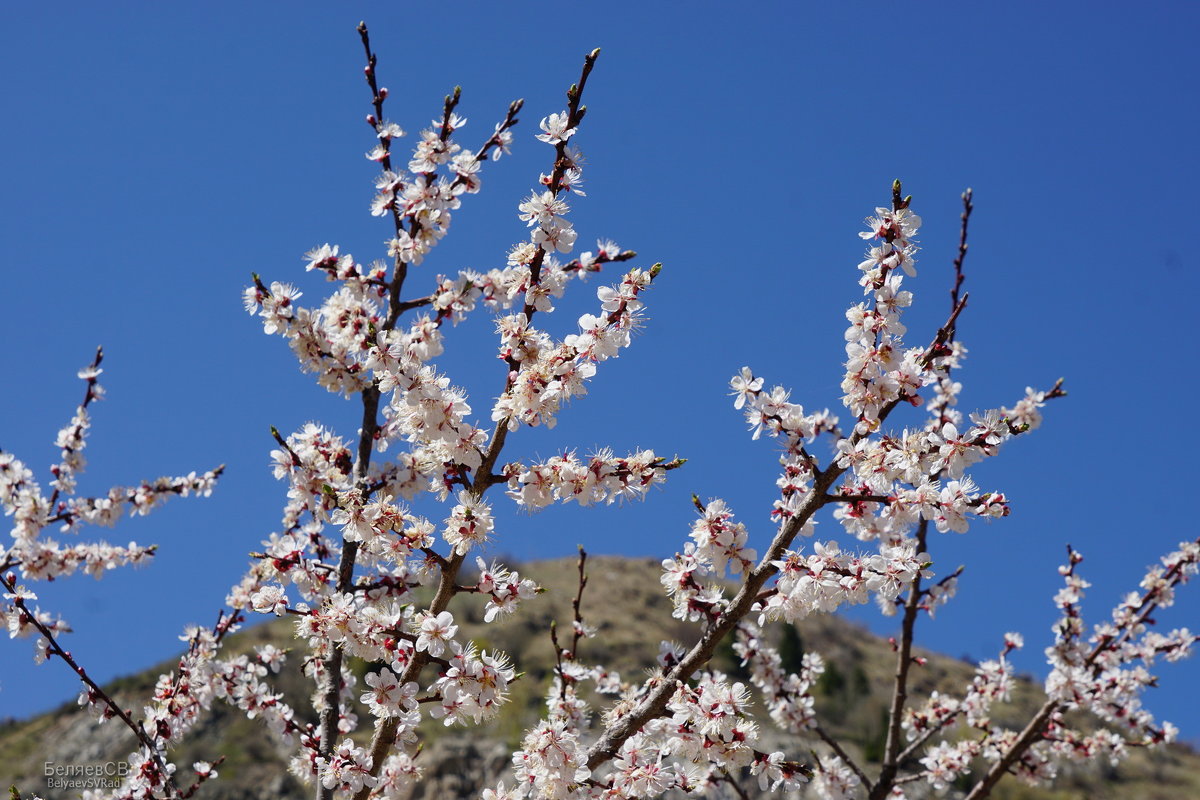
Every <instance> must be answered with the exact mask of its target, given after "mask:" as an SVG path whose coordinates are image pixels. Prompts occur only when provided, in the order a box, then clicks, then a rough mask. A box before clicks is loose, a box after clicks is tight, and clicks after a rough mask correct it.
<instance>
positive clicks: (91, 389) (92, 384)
mask: <svg viewBox="0 0 1200 800" xmlns="http://www.w3.org/2000/svg"><path fill="white" fill-rule="evenodd" d="M103 360H104V348H103V347H97V348H96V357H95V358H93V359H92V363H91V364H89V365H88V366H87V367H86V369H90V370H92V373H91V374H90V375H89V376H88V377H87V379H86V380H87V391H85V392H84V395H83V402H82V403H80V404H79V410H80V411H83V410H85V409H86V408H87V407H88V406H90V405H91V404H92V401H93V400H95V399H96V382H97V381H98V380H99V378H98V376H97V375H96V373H95V371H96V370H98V369H99V368H100V362H101V361H103ZM66 449H67V451H68V452H73V451H72V450H71V449H70V448H66ZM56 469H57V468H55V469H52V470H51V471H52V472H55V478H57V477H58V473H57V472H56V471H55V470H56ZM57 502H58V489H57V488H55V490H54V492H53V494H51V495H50V500H49V501H48V502H47V504H46V505H48V506H49V507H50V508H54V504H55V503H57Z"/></svg>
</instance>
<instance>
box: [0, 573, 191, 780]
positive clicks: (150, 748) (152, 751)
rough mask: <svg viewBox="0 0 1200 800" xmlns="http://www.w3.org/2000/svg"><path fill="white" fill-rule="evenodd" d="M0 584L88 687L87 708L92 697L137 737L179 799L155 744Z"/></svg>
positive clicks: (11, 587)
mask: <svg viewBox="0 0 1200 800" xmlns="http://www.w3.org/2000/svg"><path fill="white" fill-rule="evenodd" d="M0 584H3V585H4V588H5V589H7V590H8V591H9V593H10V594H12V595H13V605H15V606H16V607H17V608H18V609H20V611H21V613H22V614H24V615H25V617H26V618H27V619H28V620H29V622H30V624H32V625H33V626H34V627H35V628H37V630H38V633H40V634H41V635H42V638H44V639H45V640H46V643H47V644H48V645H49V650H48V653H49V654H50V655H55V656H58V657H59V658H61V659H62V660H63V661H64V662H65V663H66V665H67V666H68V667H70V668H71V670H72V671H73V672H74V673H75V674H76V675H78V676H79V680H81V681H83V683H84V684H85V685H86V686H87V687H88V689H89V691H88V699H89V705H90V701H91V698H93V697H95V698H98V699H100V700H103V701H104V704H105V705H106V706H107V707H108V709H109V711H111V712H112V713H113V715H114V716H116V717H117V718H118V719H120V720H121V722H123V723H125V726H126V727H127V728H129V730H131V731H132V732H133V735H134V736H136V737H137V740H138V742H139V743H140V744H141V745H142V747H144V748H146V754H147V755H148V756H149V757H150V759H151V760H152V761H153V762H154V766H155V767H156V768H157V769H158V773H159V777H161V778H162V780H163V785H164V786H165V787H166V788H167V790H168V791H167V793H168V796H173V797H178V796H179V795H180V792H179V787H177V786H176V785H175V782H174V780H172V778H171V773H170V772H169V771H168V770H167V767H166V765H165V764H164V763H163V761H162V758H161V757H160V756H159V755H158V746H157V744H156V743H155V741H154V739H153V738H151V737H150V735H149V734H148V733H146V730H145V728H143V727H142V726H141V725H140V724H138V723H136V722H134V721H133V718H132V717H130V716H129V712H127V711H126V710H125V709H123V708H121V706H120V705H119V704H118V703H117V701H116V700H114V699H113V698H112V697H110V696H109V695H108V693H107V692H105V691H104V690H103V689H102V688H100V686H99V684H97V683H96V682H95V681H94V680H92V679H91V677H90V676H88V674H87V671H86V670H84V668H83V667H81V666H79V663H78V662H77V661H76V660H75V659H74V658H73V657H72V656H71V654H70V652H68V651H67V650H64V649H63V648H62V646H61V645H60V644H59V643H58V640H57V639H56V638H55V637H54V632H53V631H51V630H50V629H49V628H48V627H46V626H45V625H44V624H42V621H41V620H39V619H38V618H37V615H36V614H35V613H34V612H33V611H32V610H31V609H30V608H29V607H28V606H27V605H25V601H24V599H22V598H21V595H20V593H19V592H18V591H17V587H16V584H15V582H14V581H13V580H11V579H10V578H9V576H7V575H0Z"/></svg>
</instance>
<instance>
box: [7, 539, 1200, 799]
mask: <svg viewBox="0 0 1200 800" xmlns="http://www.w3.org/2000/svg"><path fill="white" fill-rule="evenodd" d="M521 573H522V575H527V576H529V577H532V578H533V579H535V580H536V581H537V582H538V583H539V584H541V585H542V586H543V587H544V588H545V589H546V593H545V594H543V595H541V596H540V597H538V598H535V599H533V600H531V601H528V602H527V603H526V604H525V605H524V606H523V607H522V609H521V611H520V612H519V613H518V614H516V615H515V616H513V617H510V618H507V619H502V620H497V621H496V622H493V623H489V624H485V623H484V622H483V619H482V617H483V615H482V607H481V606H482V604H481V603H480V602H478V601H477V599H476V598H473V597H471V596H467V597H465V598H462V599H460V600H459V601H458V603H459V605H457V606H455V611H456V618H457V619H458V621H459V623H460V625H461V628H462V630H460V637H461V636H463V635H467V636H470V637H471V638H472V639H473V640H474V641H476V642H477V643H478V644H479V645H480V646H481V647H484V648H487V649H489V650H490V649H500V650H503V651H505V652H507V653H509V654H510V655H512V656H513V658H514V661H515V662H516V664H517V665H518V668H519V669H520V670H522V671H523V672H524V673H525V674H524V676H523V677H522V678H521V679H520V680H519V681H517V682H516V683H515V684H514V685H513V691H512V695H511V702H510V703H509V704H508V705H507V706H505V709H504V710H503V712H502V713H501V714H500V715H499V716H498V718H497V719H495V720H493V721H492V722H491V723H490V724H488V725H486V726H483V727H479V728H467V729H463V728H445V727H444V726H442V725H440V724H436V721H427V724H426V725H425V726H424V729H423V736H424V742H425V745H424V749H423V751H422V752H421V754H420V756H419V757H418V763H419V764H421V765H422V766H423V767H424V770H425V775H426V778H425V780H424V781H422V783H421V784H420V785H419V786H418V787H416V789H415V791H414V793H413V798H412V800H423V799H424V798H438V799H439V800H441V799H442V798H446V799H447V800H449V798H459V797H462V798H467V797H478V796H479V794H480V792H481V791H482V789H483V788H484V787H485V786H488V785H492V784H494V783H495V781H496V780H497V779H498V778H500V777H503V776H506V775H507V774H508V772H509V771H508V759H509V754H510V752H511V751H512V749H513V748H514V746H515V745H516V743H517V742H518V741H519V740H520V738H521V735H522V732H523V731H524V730H525V728H526V727H528V726H529V725H530V723H531V722H532V721H533V720H535V719H536V718H537V715H538V714H540V713H541V711H542V708H543V706H542V697H543V695H544V692H545V689H546V687H547V685H548V683H549V680H550V675H551V672H552V670H553V668H554V651H553V647H552V645H551V644H550V638H549V635H548V631H549V627H550V621H551V620H557V621H558V625H559V629H560V630H567V631H569V630H570V620H571V599H572V598H573V597H574V595H575V590H576V586H577V573H576V569H575V562H574V560H568V559H563V560H558V561H546V562H539V563H532V564H528V565H525V566H524V567H523V568H522V569H521ZM588 574H589V583H588V586H587V591H586V593H585V595H584V598H583V616H584V619H585V621H586V622H587V624H589V625H592V626H595V627H596V628H597V631H598V633H597V635H596V636H595V637H594V638H591V639H587V640H585V641H584V642H583V644H582V645H581V647H580V659H581V661H582V662H584V663H599V664H603V665H604V666H606V667H607V668H609V669H610V670H613V669H615V670H619V671H620V672H621V674H622V676H624V677H625V678H626V679H627V680H628V679H636V678H638V677H639V676H640V675H641V674H642V672H643V670H645V669H646V668H647V667H648V666H649V665H650V664H651V663H652V662H653V659H654V657H655V656H656V655H657V653H658V647H659V642H660V641H662V640H674V641H678V642H682V643H689V642H690V641H692V640H693V639H694V637H695V636H696V633H697V627H696V626H695V625H692V624H690V623H684V622H680V621H679V620H675V619H672V617H671V614H670V604H669V602H668V600H667V599H666V597H665V596H664V595H663V592H662V590H661V588H660V586H659V582H658V575H659V564H658V562H656V561H654V560H650V559H626V558H592V559H589V561H588ZM473 600H475V601H476V602H472V601H473ZM631 621H632V624H631ZM780 635H781V636H782V638H783V641H781V642H780V650H781V654H783V655H784V657H785V658H790V659H796V660H798V656H799V654H800V652H801V651H803V650H805V649H811V650H813V651H816V652H818V653H820V654H821V655H822V657H823V658H824V659H825V661H826V664H827V670H826V673H825V675H824V676H823V677H822V679H821V682H820V683H819V684H818V686H817V690H816V692H815V694H816V707H817V711H818V714H819V717H820V719H821V720H822V724H823V726H824V727H825V729H826V730H827V731H829V732H830V733H831V734H832V735H834V736H835V737H837V738H838V739H840V740H841V741H842V743H843V744H844V746H845V747H846V749H847V750H848V751H849V752H850V753H851V755H853V756H854V757H855V758H856V759H859V760H860V763H861V762H862V761H868V762H869V761H871V760H872V759H873V758H878V756H879V754H880V753H881V751H882V744H883V738H884V718H885V713H886V708H887V703H888V700H889V698H890V691H891V674H892V671H893V669H894V655H893V653H892V649H891V646H890V644H889V643H888V642H887V641H886V640H884V639H882V638H880V637H877V636H874V635H872V634H870V633H869V632H867V631H866V630H864V629H862V628H860V627H857V626H854V625H852V624H850V623H848V622H846V621H844V620H842V619H840V618H838V617H834V616H828V615H818V616H814V617H813V618H811V619H808V620H804V621H803V622H802V623H800V624H799V625H797V626H796V627H795V629H793V630H792V631H788V632H785V633H782V634H780ZM291 637H292V626H291V625H290V624H289V622H288V621H287V620H272V621H270V622H268V623H265V624H259V625H255V626H252V627H249V628H246V629H244V630H243V631H241V632H239V633H237V634H235V635H234V636H232V637H231V638H230V639H229V641H227V643H226V646H225V652H226V653H240V652H247V651H249V650H251V649H252V648H253V647H254V646H255V645H260V644H264V643H272V644H275V645H276V646H278V647H281V648H286V647H287V646H288V645H289V644H290V642H291ZM918 655H919V656H923V657H925V658H926V659H927V662H926V663H925V665H924V666H923V667H920V668H918V669H916V670H915V671H914V673H913V676H914V679H913V685H912V689H911V692H910V694H911V695H912V696H917V697H921V696H927V695H928V694H929V693H930V692H931V691H934V690H939V691H949V692H958V691H961V688H962V687H964V686H965V685H966V684H967V683H968V682H969V681H970V677H971V675H972V673H973V667H972V666H971V665H970V664H968V663H966V662H963V661H959V660H956V659H951V658H948V657H945V656H941V655H938V654H935V653H929V652H924V651H918ZM298 661H299V658H298V657H294V658H292V659H291V660H289V662H288V664H287V665H286V666H285V667H284V669H283V671H282V672H281V673H280V674H279V675H278V676H271V679H272V681H273V685H274V688H275V690H276V691H282V692H283V693H284V696H285V698H286V699H287V701H288V702H289V703H291V704H292V705H293V706H294V707H295V708H297V709H303V708H305V707H306V706H307V705H308V703H307V700H306V698H307V695H308V692H309V688H308V681H307V679H306V678H304V677H303V676H302V675H301V674H300V670H299V664H298ZM174 666H175V665H174V663H173V662H168V663H164V664H160V665H158V666H156V667H154V668H152V669H149V670H146V671H145V672H141V673H138V674H136V675H131V676H128V677H125V678H122V679H119V680H117V681H114V682H113V683H112V684H111V685H109V686H108V687H106V688H107V690H108V691H109V692H110V693H111V694H113V695H114V696H115V697H117V698H118V699H119V700H120V701H121V702H122V703H123V704H124V705H125V706H126V707H127V708H133V709H137V708H140V706H141V703H143V702H144V700H145V698H146V697H148V696H149V695H150V693H151V692H152V690H153V686H154V681H155V678H156V677H157V676H158V674H160V673H161V672H164V671H170V670H171V669H172V668H173V667H174ZM715 666H716V667H717V668H719V669H721V670H722V671H724V672H727V673H729V674H735V675H736V674H739V673H740V667H739V666H738V665H737V663H736V659H735V658H734V656H733V653H732V651H731V650H730V649H729V648H727V647H726V648H722V650H721V651H720V652H719V653H718V656H717V659H716V662H715ZM355 668H356V669H357V670H358V672H359V674H360V676H361V675H362V674H365V672H366V669H367V665H365V664H358V665H355ZM1040 697H1041V690H1040V687H1038V686H1036V685H1035V684H1034V683H1032V682H1031V681H1029V680H1027V679H1022V680H1021V681H1020V683H1019V685H1018V687H1017V690H1016V691H1015V692H1014V697H1013V700H1012V702H1011V703H1009V704H1007V705H1006V706H1004V707H1003V708H1002V709H997V711H996V713H995V715H994V716H995V718H996V719H997V720H998V721H999V722H1001V723H1002V724H1010V725H1019V724H1020V722H1021V721H1022V720H1023V719H1028V718H1029V716H1031V714H1032V711H1033V709H1035V708H1036V707H1037V705H1038V703H1039V701H1040ZM428 723H434V724H428ZM762 729H763V732H764V736H766V737H769V739H768V742H767V744H768V745H769V746H767V747H764V749H781V750H783V751H784V752H785V753H787V754H789V756H791V757H795V758H797V759H800V760H805V759H807V758H808V757H809V752H810V750H811V749H813V748H814V747H816V745H815V744H814V743H813V742H811V741H798V740H797V739H796V738H795V737H792V736H789V735H786V734H784V733H782V732H780V731H778V730H777V729H775V728H774V726H773V725H771V723H770V722H769V721H768V720H765V719H764V720H763V724H762ZM132 749H133V742H132V737H131V735H130V733H129V731H128V730H127V729H125V728H124V727H122V726H120V725H119V724H118V723H116V722H112V721H110V722H107V723H105V724H103V725H97V724H95V723H94V722H93V721H92V719H91V718H90V717H89V716H88V715H87V714H86V713H85V712H83V711H82V710H80V709H79V708H78V707H77V706H75V705H74V704H67V705H64V706H63V707H62V708H60V709H58V710H57V711H54V712H51V713H48V714H43V715H41V716H38V717H35V718H33V719H29V720H23V721H10V722H7V723H3V724H0V786H9V785H15V786H17V787H18V788H19V789H20V790H21V791H22V792H23V793H26V794H39V795H41V796H42V797H44V798H46V800H57V799H58V798H73V797H77V796H78V795H79V790H78V789H76V790H74V791H71V790H63V789H55V788H49V787H48V785H47V781H48V778H47V777H46V774H45V770H46V764H47V763H48V762H53V766H70V765H84V766H86V765H92V766H93V767H94V768H95V767H100V768H103V767H104V765H106V764H113V765H114V766H113V767H110V768H109V769H110V771H111V770H113V769H116V768H118V767H119V764H120V762H121V761H122V759H123V758H124V757H125V756H126V755H127V754H128V753H129V752H130V751H131V750H132ZM222 754H223V755H224V756H225V761H224V762H223V763H222V764H221V765H220V767H219V772H220V777H219V778H218V779H216V780H215V781H212V782H210V783H208V784H206V785H205V786H204V787H202V788H201V790H200V791H199V792H198V793H197V794H196V797H197V798H199V799H200V800H267V799H268V798H305V797H308V795H309V793H308V792H306V791H304V790H302V788H301V787H300V786H299V784H298V783H297V782H296V781H295V780H294V779H292V778H291V777H290V776H289V775H288V774H287V771H286V769H285V767H284V765H285V763H286V759H285V750H284V748H282V746H280V745H279V744H278V743H276V742H275V740H274V739H273V738H272V737H271V735H270V734H269V733H267V732H266V731H265V729H264V728H263V726H262V725H260V724H259V723H258V722H256V721H254V720H248V719H246V718H245V717H244V716H242V715H241V714H240V713H239V712H237V711H236V710H235V709H232V708H230V707H228V706H224V705H218V706H217V707H216V708H215V709H214V712H213V713H212V714H211V715H210V716H209V717H208V718H207V719H206V720H205V721H204V722H203V723H201V724H200V725H199V726H198V727H197V728H196V729H195V731H193V733H192V734H191V735H190V736H189V737H188V739H187V740H186V741H185V742H184V743H183V745H182V746H181V747H180V749H179V751H177V756H176V759H175V760H176V761H177V762H178V763H180V764H182V765H185V767H184V768H186V767H187V766H190V765H191V763H192V762H194V761H197V760H202V759H203V760H207V761H213V760H215V759H216V757H217V756H218V755H222ZM868 771H871V770H870V769H868ZM743 788H744V791H745V793H746V796H747V797H758V796H759V792H758V789H757V782H756V781H755V780H749V779H748V780H746V781H745V782H744V787H743ZM731 796H732V795H731ZM775 796H776V797H780V796H782V795H775ZM801 796H805V795H801ZM993 796H994V797H996V798H998V799H999V800H1085V799H1086V800H1109V799H1110V798H1111V799H1112V800H1118V799H1119V800H1167V799H1168V798H1170V800H1179V798H1191V797H1200V754H1197V753H1196V752H1194V751H1193V750H1191V749H1190V748H1188V747H1186V746H1182V745H1177V746H1171V747H1168V748H1164V749H1160V750H1157V751H1153V752H1145V751H1137V752H1135V753H1134V754H1133V756H1132V757H1131V758H1129V759H1128V760H1126V761H1125V762H1123V763H1122V764H1121V765H1120V766H1119V767H1116V768H1112V767H1109V766H1108V765H1106V764H1105V765H1099V766H1095V765H1093V766H1090V767H1088V768H1080V769H1074V770H1071V771H1065V772H1064V774H1063V776H1062V777H1060V779H1059V782H1058V784H1057V785H1056V787H1055V788H1054V789H1053V790H1035V789H1031V788H1029V787H1026V786H1024V785H1022V784H1019V783H1018V782H1017V781H1015V780H1011V779H1010V780H1009V781H1006V782H1002V783H1001V785H1000V787H999V788H998V789H997V791H996V792H995V793H994V794H993Z"/></svg>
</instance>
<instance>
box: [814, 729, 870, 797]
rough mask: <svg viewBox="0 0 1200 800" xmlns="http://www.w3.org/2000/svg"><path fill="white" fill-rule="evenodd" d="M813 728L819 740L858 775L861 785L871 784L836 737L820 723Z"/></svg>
mask: <svg viewBox="0 0 1200 800" xmlns="http://www.w3.org/2000/svg"><path fill="white" fill-rule="evenodd" d="M813 730H814V731H816V734H817V736H818V737H819V738H820V739H821V741H822V742H824V743H825V744H827V745H828V746H829V749H830V750H832V751H833V752H834V753H835V754H837V757H838V758H840V759H841V760H842V763H843V764H845V765H846V766H847V767H849V768H850V769H851V770H852V771H853V772H854V774H855V775H857V776H858V779H859V780H860V781H862V785H863V786H870V785H871V779H870V778H868V777H867V773H866V772H864V771H863V769H862V767H860V766H859V765H858V764H857V763H856V762H855V761H854V759H853V758H851V757H850V754H849V753H847V752H846V751H845V749H844V748H843V747H842V746H841V744H839V743H838V740H837V739H834V738H833V737H832V736H830V735H829V734H828V733H827V732H826V730H825V729H824V728H822V727H821V726H820V725H817V726H815V727H814V728H813Z"/></svg>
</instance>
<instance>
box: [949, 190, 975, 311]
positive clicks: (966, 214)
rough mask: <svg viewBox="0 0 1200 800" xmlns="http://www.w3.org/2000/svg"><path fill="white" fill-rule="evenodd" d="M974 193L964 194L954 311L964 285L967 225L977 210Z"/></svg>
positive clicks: (953, 302)
mask: <svg viewBox="0 0 1200 800" xmlns="http://www.w3.org/2000/svg"><path fill="white" fill-rule="evenodd" d="M971 197H972V192H971V190H970V189H967V190H966V191H965V192H963V194H962V201H963V210H962V216H961V217H959V219H961V220H962V226H961V227H960V228H959V231H958V255H957V256H955V258H954V286H953V287H952V288H951V289H950V308H951V309H954V308H956V307H957V306H958V290H959V289H961V288H962V284H963V277H964V276H963V270H962V267H963V261H964V260H965V259H966V257H967V223H968V222H970V220H971V212H972V211H974V210H975V204H974V203H972V202H971Z"/></svg>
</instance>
